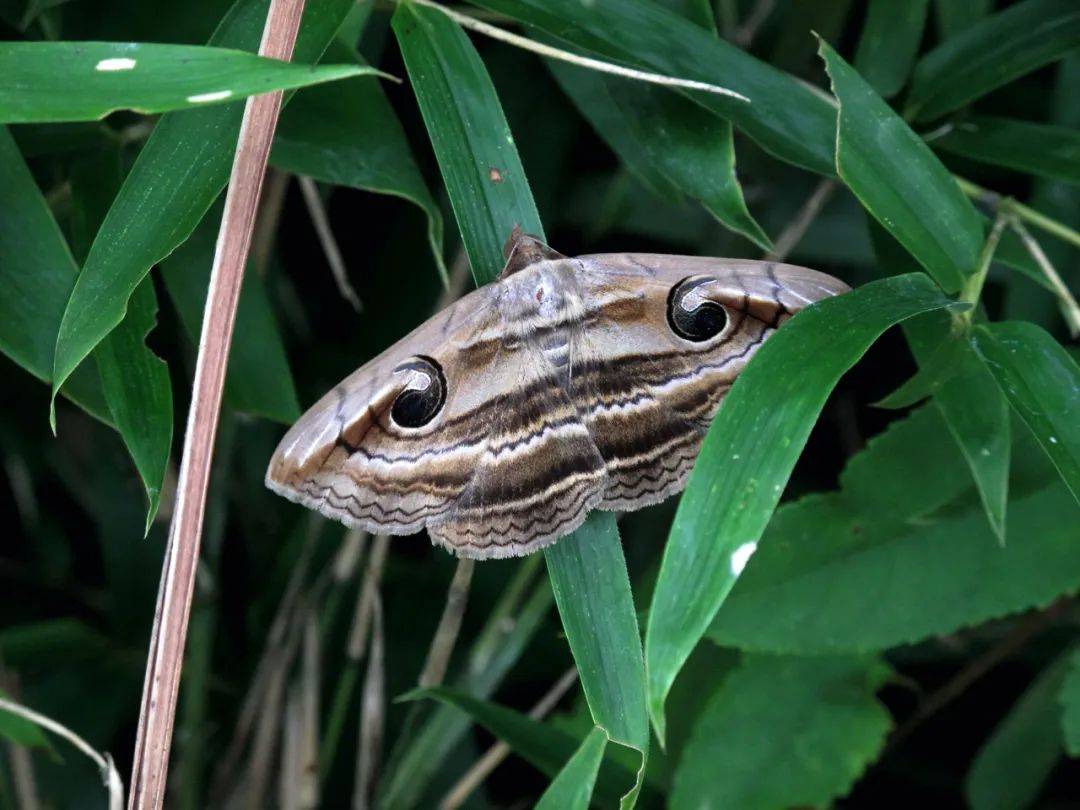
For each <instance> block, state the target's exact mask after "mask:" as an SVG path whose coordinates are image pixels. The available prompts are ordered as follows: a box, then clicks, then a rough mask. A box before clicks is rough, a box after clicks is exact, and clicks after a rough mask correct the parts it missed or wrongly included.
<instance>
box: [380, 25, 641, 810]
mask: <svg viewBox="0 0 1080 810" xmlns="http://www.w3.org/2000/svg"><path fill="white" fill-rule="evenodd" d="M392 24H393V28H394V33H395V35H396V36H397V39H398V43H399V45H400V46H401V51H402V55H403V57H404V59H405V65H406V68H407V70H408V73H409V80H410V81H411V83H412V85H413V89H414V91H415V92H416V95H417V100H418V102H419V104H420V111H421V113H422V114H423V116H424V122H425V124H426V126H427V128H428V133H429V135H430V137H431V140H432V145H433V147H434V149H435V156H436V157H437V158H438V160H439V168H440V170H441V171H442V174H443V180H444V182H445V183H446V188H447V193H448V194H449V197H450V202H451V207H452V208H453V210H454V215H455V217H456V218H457V221H458V227H459V229H460V230H461V237H462V242H463V243H464V245H465V250H466V252H467V253H468V255H469V258H470V261H471V263H472V271H473V277H474V279H475V280H476V282H477V283H478V284H482V283H485V282H490V281H491V280H492V279H493V278H494V276H495V274H496V272H497V271H498V270H499V269H500V268H501V265H502V249H501V248H502V243H503V241H504V240H505V239H506V237H507V236H508V235H509V233H510V231H511V230H512V229H513V227H514V226H515V225H518V226H520V227H521V228H522V229H523V230H525V231H526V232H528V233H532V234H534V235H536V236H538V237H540V238H543V227H542V225H541V223H540V217H539V215H538V214H537V212H536V205H535V203H534V202H533V199H532V194H531V192H530V190H529V185H528V181H527V180H526V178H525V174H524V170H523V169H522V168H521V161H520V159H519V158H518V156H517V151H516V149H515V148H514V146H513V137H512V136H511V135H510V131H509V127H508V126H507V124H506V119H505V117H504V115H503V113H502V107H501V105H500V104H499V100H498V97H497V96H496V94H495V89H494V87H493V86H492V84H491V79H490V78H489V77H488V74H487V70H486V69H485V68H484V65H483V62H481V61H480V57H479V56H478V55H477V53H476V51H475V49H474V48H473V47H472V44H471V43H470V42H469V40H468V38H467V37H466V36H465V34H464V32H462V31H461V29H460V28H459V27H458V26H457V24H456V23H454V22H453V21H451V20H450V19H449V18H448V17H446V16H445V15H443V14H442V13H441V12H438V11H435V10H433V9H429V8H424V7H418V6H415V5H411V4H403V5H401V6H399V7H398V9H397V11H396V12H395V13H394V18H393V22H392ZM493 167H494V168H495V169H496V170H497V172H498V176H497V179H496V178H495V175H493V174H492V172H491V170H492V168H493ZM545 557H546V560H547V565H548V573H549V576H550V577H551V582H552V590H553V591H554V592H555V598H556V602H557V604H558V606H559V613H560V616H561V617H562V620H563V627H564V628H565V629H566V634H567V639H568V641H569V642H570V649H571V652H573V654H574V660H575V661H576V662H577V665H578V671H579V673H581V680H582V687H583V689H584V691H585V694H586V697H587V698H588V701H589V709H590V711H591V712H592V715H593V719H594V720H595V722H596V724H597V725H598V726H601V727H603V728H604V729H605V731H606V733H607V735H608V737H609V739H611V740H613V741H615V742H619V743H621V744H623V745H628V746H630V747H632V748H634V749H636V750H637V751H638V752H639V753H640V755H641V768H640V770H639V771H638V775H637V779H636V782H635V784H634V786H633V788H632V789H631V790H630V792H628V793H627V794H626V795H625V796H624V797H623V805H624V806H627V805H633V803H634V802H635V801H636V799H637V795H638V793H639V792H640V790H641V785H642V780H643V779H644V772H645V761H646V757H647V751H648V723H647V720H646V715H645V701H644V696H645V677H644V671H643V667H642V661H641V652H640V650H641V643H640V636H639V635H638V630H637V615H636V613H635V611H634V603H633V598H632V596H631V593H630V583H629V579H628V578H627V573H626V561H625V559H624V558H623V554H622V546H621V544H620V542H619V535H618V529H617V528H616V526H615V520H614V517H613V516H612V515H610V514H594V515H592V516H591V517H590V518H589V519H588V520H587V521H586V523H585V524H584V525H583V526H582V527H581V528H580V529H578V530H577V531H576V532H574V533H573V534H571V535H568V536H567V537H564V538H562V540H560V541H559V542H558V543H557V544H555V545H554V546H551V547H549V548H548V549H547V551H546V552H545ZM597 617H602V620H601V621H597V620H596V619H597ZM567 756H568V755H567ZM564 759H565V757H564Z"/></svg>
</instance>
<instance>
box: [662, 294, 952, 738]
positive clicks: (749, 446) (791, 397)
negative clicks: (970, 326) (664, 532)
mask: <svg viewBox="0 0 1080 810" xmlns="http://www.w3.org/2000/svg"><path fill="white" fill-rule="evenodd" d="M949 303H950V302H949V301H948V299H945V298H943V297H942V296H941V295H940V294H939V293H938V292H937V291H936V290H935V289H934V285H933V283H932V282H931V281H930V280H929V279H927V278H926V277H925V276H921V275H918V274H911V275H905V276H897V277H893V278H889V279H884V280H882V281H875V282H872V283H871V284H867V285H866V286H864V287H861V288H859V289H858V290H855V291H853V292H850V293H847V294H845V295H841V296H839V297H837V298H831V299H828V300H825V301H822V302H820V303H818V304H814V305H813V306H811V307H808V308H807V309H805V310H803V311H802V312H800V313H799V314H798V315H796V316H795V317H794V318H792V319H791V320H790V321H789V322H787V323H786V324H785V325H784V327H783V329H781V330H779V331H778V332H777V333H776V334H775V335H774V336H772V337H771V338H770V339H769V340H768V341H767V342H766V343H765V344H764V345H763V346H762V347H761V349H760V350H759V351H758V352H757V354H756V355H755V356H754V359H753V360H752V361H751V362H750V364H749V365H748V366H747V368H746V369H745V370H744V371H743V372H742V374H740V375H739V377H738V379H737V380H736V381H735V384H734V385H733V386H732V388H731V391H730V392H729V393H728V394H727V396H726V397H725V400H724V403H723V405H722V406H721V408H720V412H719V414H717V417H716V419H715V420H714V422H713V425H712V427H711V428H710V430H709V433H708V435H707V436H706V438H705V442H704V445H703V446H702V449H701V453H700V454H699V456H698V460H697V462H696V464H695V466H694V471H693V472H692V473H691V476H690V481H689V484H688V486H687V488H686V492H685V493H684V494H683V498H682V501H681V502H680V504H679V509H678V511H677V512H676V514H675V521H674V523H673V524H672V528H671V534H670V536H669V537H668V543H667V547H666V548H665V549H664V557H663V562H662V564H661V567H660V575H659V578H658V580H657V583H656V591H655V593H654V594H653V601H652V609H651V610H650V612H649V621H648V628H647V630H646V633H645V662H646V671H647V672H648V674H649V711H650V714H651V716H652V720H653V725H654V727H655V728H656V729H657V731H658V734H659V735H660V736H661V739H662V738H663V737H662V735H663V729H664V713H663V712H664V700H665V698H666V696H667V694H668V692H669V691H670V689H671V685H672V683H673V682H674V680H675V676H676V675H677V674H678V672H679V670H680V669H681V668H682V665H683V663H684V662H685V661H686V659H687V657H688V656H689V655H690V652H691V651H692V650H693V648H694V646H695V645H696V644H697V642H698V641H699V640H700V639H701V636H702V635H703V634H704V633H705V631H706V629H707V628H708V626H709V623H710V622H711V621H712V619H713V616H714V615H715V614H716V611H717V610H718V609H719V608H720V605H721V604H722V603H723V601H724V598H725V597H726V596H727V594H728V591H730V590H731V587H732V585H733V584H734V583H735V580H736V579H737V578H738V576H739V574H740V573H742V570H743V567H744V566H745V565H746V562H747V561H748V560H749V558H750V556H751V555H752V554H753V553H754V550H755V549H756V548H757V543H758V540H759V539H760V538H761V535H762V532H763V531H764V530H765V526H766V524H767V523H768V522H769V518H770V517H771V516H772V512H773V510H774V509H775V508H776V504H777V502H778V501H779V500H780V494H781V492H782V491H783V489H784V485H785V484H786V483H787V480H788V476H790V474H791V470H792V467H794V465H795V461H796V459H797V458H798V456H799V453H800V452H801V451H802V448H803V445H804V444H805V443H806V439H807V437H808V436H809V434H810V430H811V428H812V427H813V425H814V422H815V421H816V420H817V417H818V414H819V413H820V412H821V408H822V406H823V405H824V404H825V400H826V398H827V397H828V395H829V392H830V391H832V389H833V387H834V386H835V385H836V382H837V381H838V380H839V378H840V376H841V375H842V374H843V373H844V372H845V371H847V370H848V369H849V368H850V367H851V366H853V365H854V364H855V363H856V362H857V361H858V359H859V358H860V357H861V356H862V355H863V353H864V352H865V351H866V350H867V349H868V348H869V347H870V345H871V344H872V343H873V342H874V341H875V340H876V339H877V338H878V336H880V335H881V333H882V332H884V331H885V330H886V329H888V328H889V327H890V326H893V325H894V324H897V323H900V322H902V321H904V320H906V319H907V318H910V317H913V316H915V315H918V314H920V313H922V312H928V311H931V310H935V309H941V308H943V307H947V306H949ZM762 447H768V448H770V451H771V452H769V453H762V452H761V450H760V448H762Z"/></svg>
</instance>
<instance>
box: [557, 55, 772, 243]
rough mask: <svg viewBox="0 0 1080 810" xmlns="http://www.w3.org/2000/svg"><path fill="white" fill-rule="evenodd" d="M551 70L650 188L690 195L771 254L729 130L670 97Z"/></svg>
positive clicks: (596, 76) (564, 68)
mask: <svg viewBox="0 0 1080 810" xmlns="http://www.w3.org/2000/svg"><path fill="white" fill-rule="evenodd" d="M548 68H549V69H550V70H551V72H552V73H553V74H554V75H555V79H556V80H557V81H558V82H559V85H560V86H561V87H562V89H563V91H564V92H565V93H566V94H567V95H568V96H569V97H570V99H571V100H572V101H573V102H574V104H575V106H577V108H578V111H579V112H580V113H581V114H582V115H583V116H584V117H585V118H586V119H588V121H589V123H590V124H592V126H593V127H594V128H595V129H596V131H597V134H599V135H600V137H601V138H603V139H604V140H605V141H606V142H607V143H608V145H610V146H611V148H612V149H614V150H615V152H616V153H617V154H618V155H619V157H620V158H621V159H622V161H623V162H624V163H625V164H626V166H627V168H629V169H630V170H631V171H632V172H634V173H635V174H637V175H638V176H639V177H640V178H641V179H642V181H643V182H644V183H645V184H646V185H650V186H651V187H652V188H653V190H654V191H658V192H660V193H661V194H664V193H665V192H666V193H667V196H669V197H673V198H674V199H675V201H679V198H680V197H681V195H682V194H686V195H687V196H689V197H691V198H693V199H695V200H697V201H698V202H700V203H701V204H702V205H703V206H705V208H706V209H707V210H708V212H709V213H710V214H712V215H713V216H714V217H716V219H717V220H719V221H720V223H722V224H723V225H724V226H725V227H727V228H730V229H731V230H733V231H735V233H738V234H740V235H742V236H745V237H746V238H747V239H749V240H750V241H751V242H753V243H754V244H756V245H757V246H758V247H760V248H762V249H763V250H769V249H770V248H771V247H772V243H771V242H770V241H769V237H768V235H766V233H765V232H764V231H763V230H762V229H761V226H760V225H758V223H757V222H756V221H755V220H754V218H753V217H752V216H751V215H750V212H749V210H748V209H747V207H746V201H745V200H744V199H743V194H742V187H741V186H740V185H739V180H738V177H737V176H736V174H735V145H734V142H733V140H732V131H731V124H730V123H729V122H727V121H725V120H723V119H720V118H717V117H716V116H715V115H711V114H710V113H709V112H708V111H707V110H705V109H703V108H702V107H700V106H698V105H697V104H694V103H693V102H692V101H690V100H688V99H686V98H684V97H683V96H680V95H678V94H676V93H673V92H672V91H670V90H664V89H661V88H659V87H654V86H651V85H647V84H643V83H641V82H633V81H630V80H627V79H619V78H615V77H611V76H603V75H602V74H600V73H597V72H596V71H592V70H586V69H584V68H578V67H572V66H570V65H567V64H565V63H562V62H556V61H553V60H550V61H549V62H548ZM656 176H658V177H659V181H657V180H655V179H653V178H655V177H656ZM672 192H674V193H672Z"/></svg>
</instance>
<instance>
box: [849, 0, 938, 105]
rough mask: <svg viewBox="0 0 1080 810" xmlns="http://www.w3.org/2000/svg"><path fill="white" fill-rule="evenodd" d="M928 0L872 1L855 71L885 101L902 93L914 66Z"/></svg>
mask: <svg viewBox="0 0 1080 810" xmlns="http://www.w3.org/2000/svg"><path fill="white" fill-rule="evenodd" d="M928 5H929V0H870V5H869V6H868V8H867V11H866V23H865V24H864V25H863V30H862V34H861V35H860V37H859V47H858V49H857V50H856V51H855V69H856V70H857V71H859V74H860V75H861V76H862V77H863V79H865V80H866V83H867V84H869V85H870V86H871V87H873V88H874V90H875V91H876V92H877V94H878V95H879V96H881V97H882V98H891V97H892V96H895V95H896V94H897V93H898V92H900V88H901V87H903V86H904V82H906V81H907V78H908V74H910V73H911V66H912V65H913V64H915V56H916V54H917V53H918V52H919V41H920V40H921V39H922V34H923V28H924V27H925V25H926V11H927V6H928Z"/></svg>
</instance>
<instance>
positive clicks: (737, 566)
mask: <svg viewBox="0 0 1080 810" xmlns="http://www.w3.org/2000/svg"><path fill="white" fill-rule="evenodd" d="M755 551H757V543H743V544H742V545H741V546H739V547H738V548H737V549H735V550H734V551H733V552H732V553H731V573H732V574H734V575H735V576H739V574H741V573H742V572H743V569H744V568H746V564H747V563H748V562H750V557H751V556H753V554H754V552H755Z"/></svg>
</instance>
